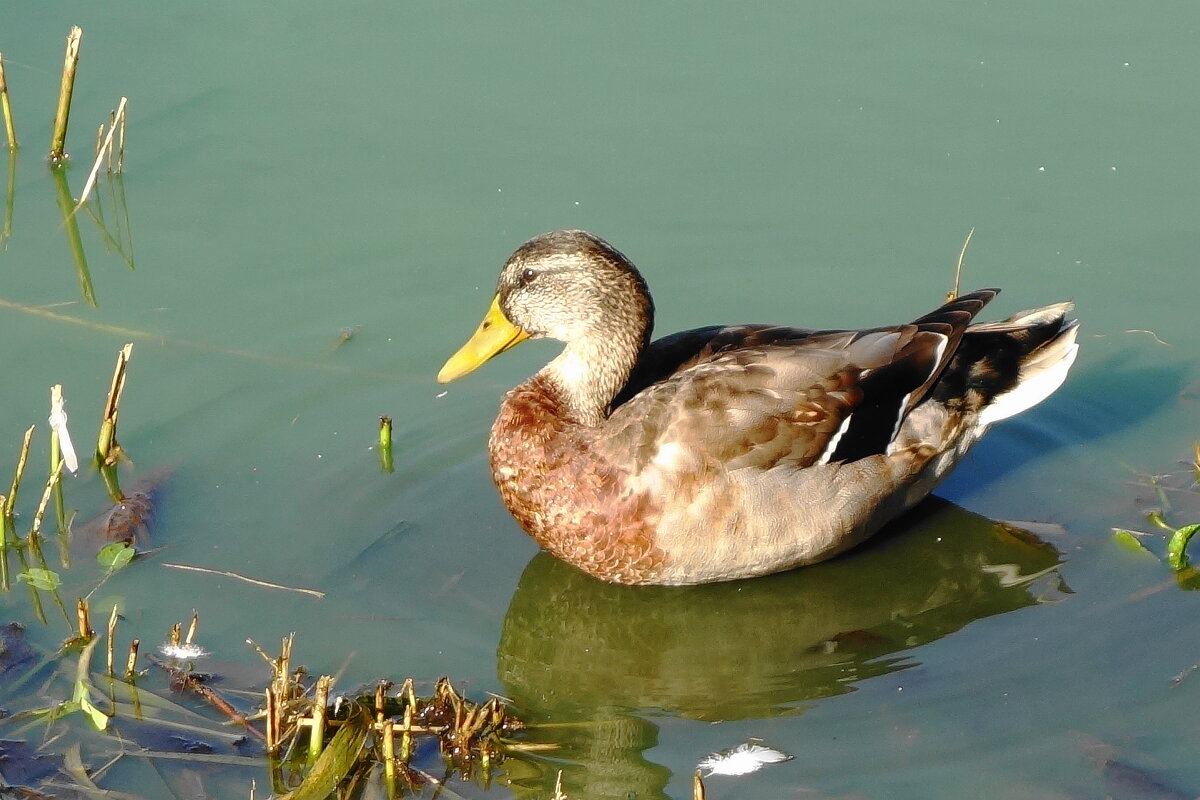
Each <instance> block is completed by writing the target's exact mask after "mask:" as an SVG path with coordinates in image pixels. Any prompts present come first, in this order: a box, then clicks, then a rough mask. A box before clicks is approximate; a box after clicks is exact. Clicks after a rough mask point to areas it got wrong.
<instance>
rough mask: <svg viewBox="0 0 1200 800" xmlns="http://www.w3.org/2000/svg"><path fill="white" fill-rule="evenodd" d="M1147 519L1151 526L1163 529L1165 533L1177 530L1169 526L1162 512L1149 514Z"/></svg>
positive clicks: (1156, 511) (1155, 511)
mask: <svg viewBox="0 0 1200 800" xmlns="http://www.w3.org/2000/svg"><path fill="white" fill-rule="evenodd" d="M1146 519H1148V520H1150V524H1151V525H1153V526H1155V527H1156V528H1162V529H1163V530H1164V531H1173V530H1175V529H1174V528H1172V527H1171V526H1170V525H1169V524H1167V521H1166V520H1165V519H1163V512H1161V511H1158V510H1154V511H1150V512H1148V513H1147V514H1146Z"/></svg>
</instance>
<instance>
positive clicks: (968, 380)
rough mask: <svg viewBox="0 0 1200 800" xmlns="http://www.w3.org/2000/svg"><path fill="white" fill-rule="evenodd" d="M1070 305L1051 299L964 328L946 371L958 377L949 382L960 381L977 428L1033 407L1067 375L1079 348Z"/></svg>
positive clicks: (949, 388) (1075, 325)
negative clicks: (1047, 303) (974, 414)
mask: <svg viewBox="0 0 1200 800" xmlns="http://www.w3.org/2000/svg"><path fill="white" fill-rule="evenodd" d="M1073 305H1074V304H1073V303H1070V302H1066V303H1055V304H1053V305H1049V306H1043V307H1042V308H1034V309H1030V310H1028V311H1021V312H1019V313H1017V314H1014V315H1012V316H1011V317H1009V318H1008V319H1006V320H1000V321H998V322H984V323H981V324H978V325H972V326H970V327H969V328H967V330H966V332H965V334H964V335H963V338H962V344H961V345H960V347H959V349H958V351H957V352H956V353H955V354H954V359H953V361H952V362H951V363H950V365H949V366H948V367H947V369H946V372H947V374H949V375H955V376H956V377H958V380H952V381H949V382H948V383H957V384H959V386H958V390H959V391H960V392H961V394H960V395H959V396H960V397H962V398H963V401H964V402H965V403H966V405H967V407H968V408H970V407H972V406H973V407H974V409H975V410H976V411H977V412H978V414H979V417H978V423H977V424H978V426H979V427H980V428H981V429H982V428H986V427H988V426H990V425H992V424H994V423H996V422H999V421H1000V420H1004V419H1008V418H1009V417H1011V416H1015V415H1016V414H1020V413H1021V412H1022V411H1025V410H1026V409H1029V408H1032V407H1033V406H1035V405H1037V404H1038V403H1040V402H1042V401H1043V400H1045V399H1046V398H1047V397H1049V396H1050V395H1051V394H1053V393H1054V391H1055V390H1056V389H1058V387H1059V386H1061V385H1062V383H1063V381H1064V380H1066V377H1067V372H1068V371H1069V370H1070V368H1071V365H1072V364H1073V363H1074V362H1075V356H1076V354H1077V353H1078V352H1079V345H1078V344H1077V343H1076V342H1075V337H1076V335H1077V334H1078V332H1079V322H1078V321H1077V320H1073V319H1068V318H1067V314H1068V313H1069V312H1070V311H1071V309H1072V307H1073ZM944 383H946V382H944ZM938 388H939V390H940V392H945V391H947V390H952V387H950V386H946V385H940V386H939V387H938ZM940 392H939V393H940ZM945 399H947V400H948V399H949V396H947V397H946V398H945Z"/></svg>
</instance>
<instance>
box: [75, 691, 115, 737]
mask: <svg viewBox="0 0 1200 800" xmlns="http://www.w3.org/2000/svg"><path fill="white" fill-rule="evenodd" d="M80 689H82V690H83V691H82V693H81V692H80V691H79V690H80ZM75 695H76V699H77V700H78V701H79V708H80V710H82V711H83V713H84V714H85V715H86V716H87V718H88V719H89V720H90V721H91V723H92V725H93V726H94V727H95V728H96V730H98V731H102V730H104V729H105V728H107V727H108V715H107V714H105V713H104V712H103V711H101V710H100V709H98V708H96V707H95V706H94V705H92V701H91V700H89V699H88V690H87V686H86V685H85V684H84V683H83V682H82V681H80V682H79V684H78V686H77V687H76V690H75Z"/></svg>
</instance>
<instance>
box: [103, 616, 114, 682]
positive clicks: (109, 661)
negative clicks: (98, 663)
mask: <svg viewBox="0 0 1200 800" xmlns="http://www.w3.org/2000/svg"><path fill="white" fill-rule="evenodd" d="M107 634H108V639H107V641H106V642H105V646H104V663H105V666H106V668H107V669H108V677H110V678H113V677H116V675H115V673H114V672H113V649H114V648H115V647H116V644H115V643H114V641H113V640H114V639H115V638H116V636H117V604H116V603H113V609H112V613H111V614H109V615H108V631H107Z"/></svg>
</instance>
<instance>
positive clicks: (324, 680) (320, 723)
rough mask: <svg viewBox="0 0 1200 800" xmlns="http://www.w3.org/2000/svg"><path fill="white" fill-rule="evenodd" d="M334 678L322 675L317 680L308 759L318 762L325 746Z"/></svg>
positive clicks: (309, 735)
mask: <svg viewBox="0 0 1200 800" xmlns="http://www.w3.org/2000/svg"><path fill="white" fill-rule="evenodd" d="M332 683H333V678H331V677H330V676H328V675H322V676H321V677H319V678H317V688H316V691H315V692H313V710H312V723H311V726H312V727H310V728H309V731H308V757H309V758H310V759H313V760H316V759H317V757H318V756H320V755H321V749H322V748H323V747H324V746H325V711H326V707H327V706H328V705H329V687H330V685H331V684H332Z"/></svg>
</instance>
